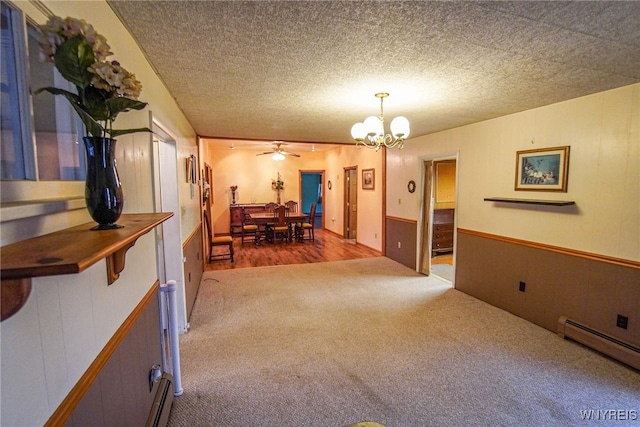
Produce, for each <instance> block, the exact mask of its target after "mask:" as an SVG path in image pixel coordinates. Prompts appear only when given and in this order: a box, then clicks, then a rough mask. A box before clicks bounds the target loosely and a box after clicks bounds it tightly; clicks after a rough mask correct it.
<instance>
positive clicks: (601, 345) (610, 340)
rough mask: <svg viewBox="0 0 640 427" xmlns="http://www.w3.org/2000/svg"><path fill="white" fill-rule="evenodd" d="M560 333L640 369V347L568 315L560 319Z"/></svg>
mask: <svg viewBox="0 0 640 427" xmlns="http://www.w3.org/2000/svg"><path fill="white" fill-rule="evenodd" d="M558 335H559V336H561V337H562V338H568V339H572V340H574V341H577V342H579V343H581V344H584V345H586V346H587V347H590V348H592V349H594V350H596V351H599V352H600V353H604V354H606V355H607V356H611V357H613V358H614V359H616V360H619V361H620V362H622V363H625V364H627V365H629V366H631V367H634V368H636V369H638V370H640V347H638V346H637V345H634V344H631V343H628V342H626V341H622V340H619V339H617V338H614V337H612V336H611V335H607V334H605V333H604V332H600V331H597V330H595V329H592V328H590V327H588V326H585V325H583V324H581V323H578V322H576V321H575V320H571V319H569V318H568V317H566V316H560V319H558Z"/></svg>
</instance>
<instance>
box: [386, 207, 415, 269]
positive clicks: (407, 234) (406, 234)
mask: <svg viewBox="0 0 640 427" xmlns="http://www.w3.org/2000/svg"><path fill="white" fill-rule="evenodd" d="M385 226H386V232H387V238H386V241H385V255H386V256H387V257H388V258H391V259H392V260H394V261H397V262H399V263H400V264H403V265H406V266H407V267H409V268H413V269H415V268H416V236H417V234H418V233H417V228H418V224H417V222H416V221H411V220H407V219H402V218H395V217H389V216H388V217H387V218H386V224H385Z"/></svg>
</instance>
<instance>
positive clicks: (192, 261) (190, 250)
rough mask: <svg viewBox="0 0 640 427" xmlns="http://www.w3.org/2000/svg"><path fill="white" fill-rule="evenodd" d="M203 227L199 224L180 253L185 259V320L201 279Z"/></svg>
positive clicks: (188, 315)
mask: <svg viewBox="0 0 640 427" xmlns="http://www.w3.org/2000/svg"><path fill="white" fill-rule="evenodd" d="M203 226H204V223H201V224H200V227H197V228H196V229H195V230H194V232H193V233H192V234H191V236H189V238H188V239H187V241H186V242H185V243H184V244H183V246H182V253H183V254H184V257H185V259H186V262H185V263H184V285H185V296H186V303H187V320H189V318H190V317H191V311H192V310H193V305H194V304H195V303H196V297H197V296H198V290H199V289H200V279H202V273H203V271H204V263H203V259H204V255H203V252H202V251H203V248H204V246H203V240H202V232H203V230H202V227H203Z"/></svg>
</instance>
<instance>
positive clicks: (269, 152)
mask: <svg viewBox="0 0 640 427" xmlns="http://www.w3.org/2000/svg"><path fill="white" fill-rule="evenodd" d="M273 153H274V151H265V152H264V153H258V154H256V156H264V155H265V154H273Z"/></svg>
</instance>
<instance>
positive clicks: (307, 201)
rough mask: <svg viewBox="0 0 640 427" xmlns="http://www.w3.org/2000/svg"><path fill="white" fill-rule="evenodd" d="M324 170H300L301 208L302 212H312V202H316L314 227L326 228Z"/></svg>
mask: <svg viewBox="0 0 640 427" xmlns="http://www.w3.org/2000/svg"><path fill="white" fill-rule="evenodd" d="M323 184H324V171H322V170H318V171H300V209H301V212H302V213H305V214H309V212H311V204H312V203H315V204H316V218H315V221H314V223H313V227H314V228H324V221H323V215H322V212H323V202H324V198H323V197H322V196H323V195H322V186H323Z"/></svg>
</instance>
